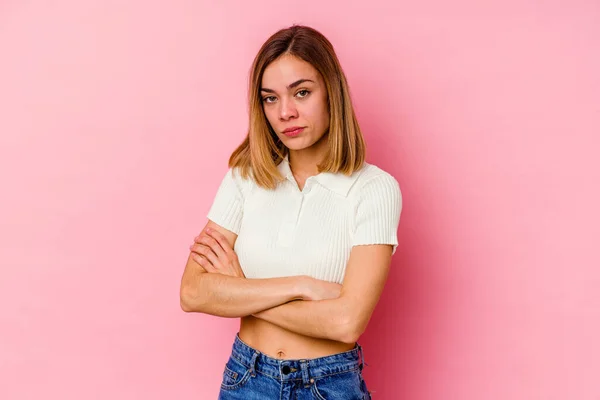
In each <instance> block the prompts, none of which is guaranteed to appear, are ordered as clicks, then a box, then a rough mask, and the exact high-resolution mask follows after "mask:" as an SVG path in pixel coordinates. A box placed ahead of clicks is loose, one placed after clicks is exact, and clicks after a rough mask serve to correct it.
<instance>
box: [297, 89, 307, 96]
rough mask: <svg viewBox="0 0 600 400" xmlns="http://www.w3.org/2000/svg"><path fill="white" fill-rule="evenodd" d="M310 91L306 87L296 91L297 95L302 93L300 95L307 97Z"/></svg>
mask: <svg viewBox="0 0 600 400" xmlns="http://www.w3.org/2000/svg"><path fill="white" fill-rule="evenodd" d="M309 93H310V92H309V91H308V90H306V89H304V90H301V91H299V92H298V93H296V94H297V95H300V97H306V96H308V94H309Z"/></svg>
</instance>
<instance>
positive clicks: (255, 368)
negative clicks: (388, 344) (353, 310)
mask: <svg viewBox="0 0 600 400" xmlns="http://www.w3.org/2000/svg"><path fill="white" fill-rule="evenodd" d="M231 357H232V358H234V359H235V360H236V361H238V362H239V363H241V364H242V365H244V366H246V367H247V368H248V369H249V370H250V371H251V373H252V374H254V373H255V372H259V373H261V374H263V375H267V376H270V377H272V378H275V379H278V380H282V381H287V380H302V381H304V382H305V383H306V382H308V381H310V379H311V378H314V379H318V378H321V377H324V376H328V375H334V374H338V373H341V372H347V371H352V370H358V369H362V364H363V363H364V359H363V355H362V347H361V346H360V345H359V344H358V343H356V345H355V346H354V348H353V349H352V350H348V351H345V352H343V353H338V354H332V355H330V356H325V357H319V358H307V359H298V360H279V359H276V358H273V357H269V356H267V355H266V354H263V353H261V352H260V351H258V350H256V349H254V348H252V347H250V346H249V345H247V344H246V343H244V342H243V341H242V340H241V339H240V338H239V335H238V334H236V336H235V341H234V343H233V348H232V352H231Z"/></svg>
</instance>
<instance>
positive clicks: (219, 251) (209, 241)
mask: <svg viewBox="0 0 600 400" xmlns="http://www.w3.org/2000/svg"><path fill="white" fill-rule="evenodd" d="M198 243H200V244H203V245H205V246H208V247H210V249H211V250H212V251H213V252H214V253H215V254H216V255H217V257H219V258H220V259H222V260H223V261H225V262H227V256H226V254H225V251H224V250H223V248H222V247H221V245H220V244H219V242H218V241H217V240H215V239H214V238H212V237H210V236H208V235H201V236H200V237H199V238H198Z"/></svg>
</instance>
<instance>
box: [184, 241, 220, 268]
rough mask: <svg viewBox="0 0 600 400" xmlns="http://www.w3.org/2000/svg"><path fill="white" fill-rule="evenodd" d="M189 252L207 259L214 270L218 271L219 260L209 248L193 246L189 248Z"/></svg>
mask: <svg viewBox="0 0 600 400" xmlns="http://www.w3.org/2000/svg"><path fill="white" fill-rule="evenodd" d="M190 251H192V252H194V253H198V254H200V255H202V256H204V257H205V258H207V259H208V261H210V262H211V264H212V265H213V266H214V267H215V268H217V269H219V268H220V267H221V262H220V261H219V258H218V257H217V255H216V254H215V253H214V252H213V251H212V249H211V248H210V247H208V246H205V245H203V244H193V245H191V246H190Z"/></svg>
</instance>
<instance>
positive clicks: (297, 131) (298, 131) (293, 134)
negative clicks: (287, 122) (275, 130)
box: [283, 128, 304, 137]
mask: <svg viewBox="0 0 600 400" xmlns="http://www.w3.org/2000/svg"><path fill="white" fill-rule="evenodd" d="M303 130H304V128H298V129H294V130H293V131H287V132H283V134H284V135H285V136H287V137H296V136H298V135H299V134H301V133H302V131H303Z"/></svg>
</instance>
